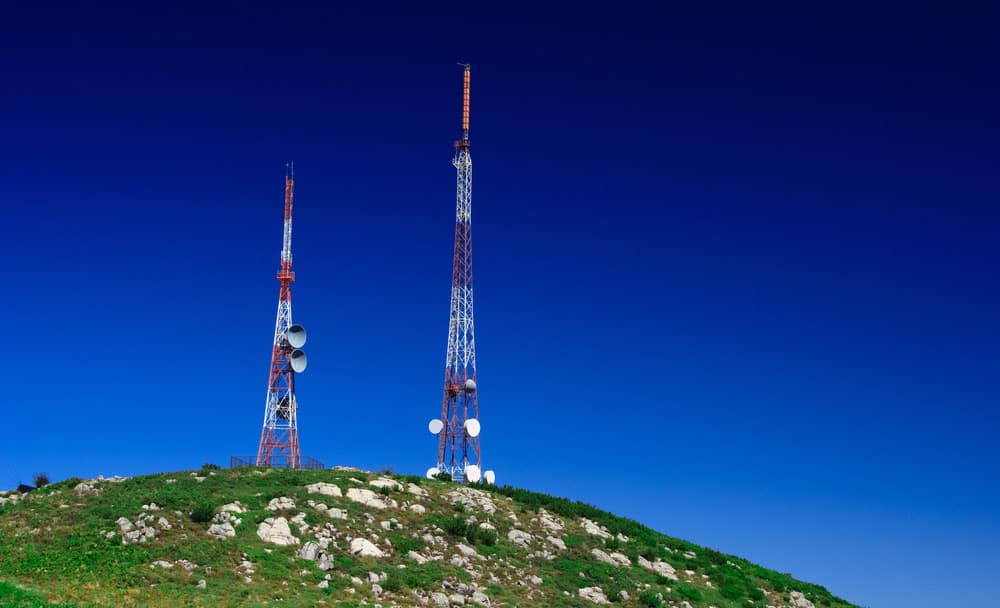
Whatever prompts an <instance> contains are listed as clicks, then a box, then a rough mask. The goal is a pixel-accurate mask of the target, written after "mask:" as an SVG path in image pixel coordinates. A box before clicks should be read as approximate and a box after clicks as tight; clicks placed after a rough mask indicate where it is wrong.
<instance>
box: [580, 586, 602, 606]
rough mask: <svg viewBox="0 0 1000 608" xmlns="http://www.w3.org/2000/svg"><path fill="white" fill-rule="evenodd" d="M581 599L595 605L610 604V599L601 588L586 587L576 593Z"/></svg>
mask: <svg viewBox="0 0 1000 608" xmlns="http://www.w3.org/2000/svg"><path fill="white" fill-rule="evenodd" d="M576 594H577V595H579V596H580V597H581V598H583V599H585V600H587V601H588V602H594V603H595V604H608V603H610V602H608V598H607V596H606V595H604V590H603V589H601V588H600V587H584V588H583V589H580V590H579V591H577V592H576Z"/></svg>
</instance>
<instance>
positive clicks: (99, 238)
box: [0, 4, 1000, 608]
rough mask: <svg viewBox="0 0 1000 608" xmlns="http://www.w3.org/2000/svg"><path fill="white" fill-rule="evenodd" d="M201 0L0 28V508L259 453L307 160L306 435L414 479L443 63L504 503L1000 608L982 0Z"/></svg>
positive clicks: (878, 593)
mask: <svg viewBox="0 0 1000 608" xmlns="http://www.w3.org/2000/svg"><path fill="white" fill-rule="evenodd" d="M206 6H207V5H198V6H197V7H195V6H193V5H192V6H185V5H181V4H172V5H170V6H169V7H168V6H162V7H156V6H151V7H148V8H145V9H135V8H134V7H120V8H118V9H117V10H112V9H111V8H110V7H108V6H107V5H103V8H101V9H97V8H94V7H90V8H86V9H80V8H73V9H68V8H66V9H59V8H55V7H50V8H49V9H47V10H46V11H45V12H44V14H40V13H31V12H26V11H24V10H23V9H12V10H11V12H10V14H9V18H5V20H4V22H3V24H0V34H2V36H0V40H2V42H0V45H2V49H0V50H2V51H3V53H2V54H0V56H2V59H0V62H2V67H3V73H4V74H5V75H6V76H5V79H4V82H3V84H2V85H0V86H2V87H3V94H2V95H0V122H2V125H3V134H4V136H3V140H2V145H0V177H2V178H3V183H4V189H3V193H2V194H0V201H2V203H3V210H4V217H5V218H6V225H7V229H6V231H5V237H4V239H5V245H6V247H5V250H6V251H7V270H8V279H7V281H6V282H5V285H6V288H5V290H6V293H5V294H4V298H3V300H4V302H5V305H6V310H7V315H6V316H7V319H8V322H7V335H8V341H9V344H10V346H9V348H8V349H6V350H5V354H4V355H3V358H4V367H5V369H7V370H8V379H7V380H8V381H7V390H6V397H7V398H6V402H7V407H8V412H9V414H8V417H7V419H8V424H11V425H12V426H13V427H14V428H12V429H10V430H9V432H8V434H7V436H8V441H6V442H4V443H3V444H2V445H0V486H2V487H10V486H13V485H15V484H17V483H18V482H19V481H25V482H28V481H30V479H31V478H32V476H33V474H34V473H36V472H38V471H47V472H48V473H49V474H50V475H51V476H52V477H53V478H55V479H59V478H64V477H68V476H73V475H77V476H84V477H86V476H93V475H97V474H101V473H103V474H105V475H112V474H125V475H132V474H140V473H148V472H155V471H162V470H176V469H184V468H191V467H198V466H200V465H201V464H202V463H204V462H219V463H225V462H227V461H228V458H229V456H230V455H233V454H237V455H239V454H244V455H248V454H252V453H253V452H254V451H255V449H256V442H257V439H258V437H259V432H260V424H261V420H262V417H263V405H264V392H265V384H266V373H267V363H268V357H269V354H270V340H271V333H272V331H273V322H274V313H275V306H276V303H277V295H278V286H277V282H276V281H275V280H274V273H275V271H276V270H277V268H278V256H279V251H280V246H281V213H282V179H283V164H284V162H285V161H287V160H291V159H294V160H295V162H296V168H297V170H296V174H297V184H296V192H297V198H296V209H295V214H296V217H295V235H294V245H293V249H294V254H295V269H296V272H297V277H298V280H297V282H296V283H295V284H294V286H293V310H294V316H295V319H296V321H298V322H300V323H302V324H304V325H305V326H306V327H307V328H308V330H309V332H310V339H309V343H308V345H307V351H308V353H309V358H310V368H309V370H308V371H307V372H306V373H305V374H303V375H302V376H301V377H300V378H299V380H298V385H297V389H298V394H299V400H300V414H299V415H300V426H301V431H300V435H301V440H302V445H303V451H304V453H306V454H309V455H311V456H314V457H317V458H319V459H321V460H323V461H324V462H326V463H327V464H331V465H332V464H351V465H356V466H363V467H370V468H381V467H391V468H393V469H395V470H397V471H401V472H415V473H419V472H422V471H424V470H425V469H426V468H427V467H428V466H430V465H432V464H433V461H434V457H435V449H436V443H435V441H434V438H433V437H432V436H431V435H430V434H429V433H427V431H426V422H427V420H428V419H429V418H431V417H432V416H434V415H436V414H437V413H439V411H440V391H441V386H440V383H441V378H442V374H443V364H444V354H445V353H444V348H445V338H446V328H447V307H448V288H449V285H448V283H449V280H450V263H451V259H450V258H451V247H452V242H451V239H452V236H453V226H454V224H453V222H454V169H453V168H452V167H451V164H450V161H451V154H452V148H451V142H452V140H453V139H455V138H456V137H458V135H459V128H458V127H459V122H458V119H459V114H458V112H459V101H460V86H461V70H460V68H459V67H458V66H456V65H455V63H456V62H459V61H462V62H469V63H471V64H472V69H473V75H472V83H473V84H472V133H471V141H472V156H473V162H474V170H473V171H474V176H473V218H474V219H473V223H474V228H473V232H474V259H475V270H474V274H475V281H476V314H477V318H476V328H477V342H478V345H477V346H478V356H479V379H480V400H481V401H480V406H481V420H482V423H483V435H482V442H483V444H482V445H483V455H484V464H485V465H486V466H487V468H493V469H495V470H496V471H497V475H498V479H499V481H500V482H502V483H511V484H514V485H518V486H522V487H526V488H531V489H535V490H540V491H545V492H550V493H554V494H558V495H564V496H569V497H573V498H577V499H581V500H585V501H587V502H590V503H593V504H595V505H597V506H599V507H602V508H605V509H608V510H610V511H613V512H615V513H618V514H622V515H626V516H629V517H632V518H635V519H637V520H639V521H642V522H644V523H647V524H649V525H650V526H652V527H654V528H656V529H658V530H661V531H663V532H665V533H668V534H671V535H674V536H679V537H683V538H686V539H689V540H691V541H693V542H697V543H702V544H705V545H708V546H711V547H714V548H717V549H720V550H722V551H725V552H729V553H734V554H737V555H741V556H744V557H746V558H748V559H751V560H753V561H755V562H758V563H761V564H763V565H766V566H769V567H772V568H775V569H778V570H781V571H785V572H791V573H792V574H794V575H795V576H798V577H800V578H804V579H806V580H809V581H813V582H817V583H820V584H823V585H825V586H827V587H828V588H829V589H830V590H831V591H832V592H834V593H835V594H837V595H840V596H843V597H846V598H847V599H850V600H852V601H854V602H855V603H858V604H860V605H864V606H875V607H879V608H897V607H898V608H902V607H906V608H920V607H924V606H926V607H931V606H935V607H936V606H940V605H944V604H947V605H988V604H991V603H993V602H994V601H995V597H994V595H995V592H994V591H993V585H992V583H993V580H994V575H995V572H996V571H997V569H998V568H1000V559H998V557H997V556H996V553H995V551H994V549H995V547H996V546H997V545H998V544H1000V524H998V521H997V513H998V512H1000V492H998V490H997V484H996V481H995V480H996V471H997V466H998V464H1000V448H998V447H997V446H996V441H995V437H996V436H997V431H998V420H1000V414H998V411H997V403H998V400H1000V381H998V378H1000V356H998V351H997V342H998V338H1000V324H998V313H997V311H998V310H1000V292H998V288H997V281H996V276H997V275H996V268H997V261H998V255H997V237H996V235H997V232H998V228H1000V217H998V212H997V208H996V204H997V200H998V190H1000V189H998V187H997V180H996V167H997V166H998V162H997V161H998V160H1000V155H998V149H997V141H998V138H997V134H998V126H1000V125H998V120H997V115H996V111H995V108H996V107H998V102H1000V99H998V97H1000V95H998V83H997V77H996V69H995V63H993V60H992V59H991V58H992V57H994V56H995V55H996V52H997V50H998V49H997V48H996V46H997V43H996V40H995V36H993V29H994V26H995V24H996V23H997V17H998V15H997V12H996V9H995V8H993V9H988V8H971V7H961V8H954V7H944V6H943V5H941V6H938V7H931V8H928V7H925V6H908V7H907V9H906V11H897V10H895V8H894V7H892V6H890V5H884V6H882V7H881V8H872V7H871V6H867V7H864V8H863V9H862V8H861V7H858V8H856V9H855V8H852V7H849V6H840V7H838V8H837V12H833V11H825V10H823V9H817V8H815V7H807V8H804V7H802V6H797V7H794V6H777V5H772V6H766V7H756V6H755V7H754V8H753V10H752V11H751V10H750V9H748V8H740V7H739V6H729V5H725V4H720V5H718V6H712V7H707V8H705V9H704V10H698V9H693V8H684V9H680V8H662V9H661V10H662V12H659V13H653V12H650V11H648V10H640V8H639V7H637V6H631V7H630V6H627V5H622V6H621V7H620V10H621V12H620V13H618V14H611V13H607V14H600V13H588V12H586V11H585V10H582V9H580V8H579V7H578V8H577V9H575V10H572V11H567V10H556V9H552V10H547V9H539V8H538V7H535V8H534V9H532V10H531V11H530V12H521V11H516V10H515V9H513V8H509V9H494V10H493V11H491V12H489V13H465V14H459V13H457V12H456V13H447V12H446V11H445V10H444V8H442V9H441V12H440V13H439V14H436V15H422V16H417V15H413V14H406V13H398V14H395V13H393V11H391V10H388V9H386V8H385V7H383V8H382V9H381V10H380V11H379V13H378V14H374V13H372V14H363V13H353V12H350V11H346V10H344V9H330V8H327V9H318V8H315V7H311V6H308V5H284V4H283V5H282V6H281V7H278V6H277V5H274V6H268V5H264V4H260V5H256V6H255V7H253V8H232V7H227V6H226V5H213V6H211V7H208V8H206ZM137 11H139V12H137ZM720 15H726V18H725V19H721V18H719V16H720ZM991 24H992V25H991Z"/></svg>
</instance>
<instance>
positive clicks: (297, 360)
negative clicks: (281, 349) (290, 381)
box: [288, 348, 307, 374]
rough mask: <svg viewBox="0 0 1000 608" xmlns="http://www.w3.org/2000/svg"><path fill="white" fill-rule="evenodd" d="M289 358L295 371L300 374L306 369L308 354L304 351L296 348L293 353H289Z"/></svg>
mask: <svg viewBox="0 0 1000 608" xmlns="http://www.w3.org/2000/svg"><path fill="white" fill-rule="evenodd" d="M288 359H289V361H290V363H291V366H292V371H293V372H295V373H297V374H299V373H302V372H304V371H305V369H306V363H307V362H306V354H305V353H304V352H302V351H301V350H299V349H297V348H296V349H295V350H293V351H292V354H291V355H289V357H288Z"/></svg>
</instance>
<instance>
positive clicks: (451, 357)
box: [427, 65, 494, 483]
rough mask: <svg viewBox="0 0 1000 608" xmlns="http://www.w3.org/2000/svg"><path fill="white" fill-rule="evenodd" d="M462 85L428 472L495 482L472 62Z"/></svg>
mask: <svg viewBox="0 0 1000 608" xmlns="http://www.w3.org/2000/svg"><path fill="white" fill-rule="evenodd" d="M464 67H465V70H464V72H463V86H462V139H461V140H459V141H457V142H455V158H454V160H452V164H453V165H455V169H456V170H457V172H458V180H457V184H458V187H457V193H456V209H455V210H456V215H455V259H454V264H453V266H452V273H451V313H450V314H449V318H448V354H447V356H446V358H445V368H444V397H443V399H442V404H441V418H435V419H433V420H431V422H430V424H429V425H428V428H429V429H430V431H431V433H434V434H436V435H437V436H438V450H437V465H436V466H434V467H431V468H430V469H428V471H427V476H428V477H432V476H434V475H437V474H440V473H442V472H446V473H448V474H450V475H451V477H452V479H455V480H458V481H472V482H477V481H479V480H480V479H484V480H485V481H487V482H488V483H493V481H494V475H493V472H492V471H487V472H486V473H485V474H483V473H481V466H482V462H481V460H482V459H481V454H480V449H479V431H480V425H479V396H478V395H479V393H478V390H477V389H478V387H477V385H476V334H475V329H474V326H473V318H472V317H473V315H472V157H471V156H470V155H469V75H470V72H469V66H468V65H465V66H464Z"/></svg>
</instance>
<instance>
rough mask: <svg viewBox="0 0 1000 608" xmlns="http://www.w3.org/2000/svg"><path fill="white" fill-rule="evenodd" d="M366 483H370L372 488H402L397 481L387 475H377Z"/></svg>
mask: <svg viewBox="0 0 1000 608" xmlns="http://www.w3.org/2000/svg"><path fill="white" fill-rule="evenodd" d="M368 485H370V486H371V487H373V488H379V489H381V488H389V489H390V490H400V489H402V486H400V485H399V482H397V481H396V480H394V479H389V478H388V477H379V478H378V479H373V480H371V481H369V482H368Z"/></svg>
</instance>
